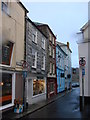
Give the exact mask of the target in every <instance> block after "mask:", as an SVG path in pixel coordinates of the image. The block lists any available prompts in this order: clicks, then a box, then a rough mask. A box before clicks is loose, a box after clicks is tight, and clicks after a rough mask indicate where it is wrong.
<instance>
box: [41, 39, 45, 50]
mask: <svg viewBox="0 0 90 120" xmlns="http://www.w3.org/2000/svg"><path fill="white" fill-rule="evenodd" d="M42 48H43V49H45V39H44V38H43V37H42Z"/></svg>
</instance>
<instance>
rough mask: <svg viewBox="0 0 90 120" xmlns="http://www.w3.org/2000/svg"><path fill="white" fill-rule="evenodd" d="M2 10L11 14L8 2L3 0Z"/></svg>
mask: <svg viewBox="0 0 90 120" xmlns="http://www.w3.org/2000/svg"><path fill="white" fill-rule="evenodd" d="M2 11H4V12H5V13H6V14H9V9H8V2H6V1H4V2H2Z"/></svg>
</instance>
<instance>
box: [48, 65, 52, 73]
mask: <svg viewBox="0 0 90 120" xmlns="http://www.w3.org/2000/svg"><path fill="white" fill-rule="evenodd" d="M49 69H50V72H49V73H50V74H51V73H52V63H50V68H49Z"/></svg>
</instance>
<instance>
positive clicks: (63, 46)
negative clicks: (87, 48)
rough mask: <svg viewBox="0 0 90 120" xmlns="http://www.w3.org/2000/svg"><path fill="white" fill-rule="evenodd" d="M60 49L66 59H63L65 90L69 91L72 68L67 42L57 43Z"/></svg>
mask: <svg viewBox="0 0 90 120" xmlns="http://www.w3.org/2000/svg"><path fill="white" fill-rule="evenodd" d="M58 44H59V45H60V47H61V49H62V50H63V51H64V52H65V53H66V54H67V57H66V59H65V88H66V89H70V87H71V82H72V66H71V53H72V51H71V49H70V47H69V42H67V44H64V43H61V42H59V43H58Z"/></svg>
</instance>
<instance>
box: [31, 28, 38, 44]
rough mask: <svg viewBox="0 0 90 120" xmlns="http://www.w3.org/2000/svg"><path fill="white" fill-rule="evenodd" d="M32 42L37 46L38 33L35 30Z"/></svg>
mask: <svg viewBox="0 0 90 120" xmlns="http://www.w3.org/2000/svg"><path fill="white" fill-rule="evenodd" d="M33 36H34V37H33ZM32 42H34V43H36V44H37V31H36V30H34V32H33V33H32Z"/></svg>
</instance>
